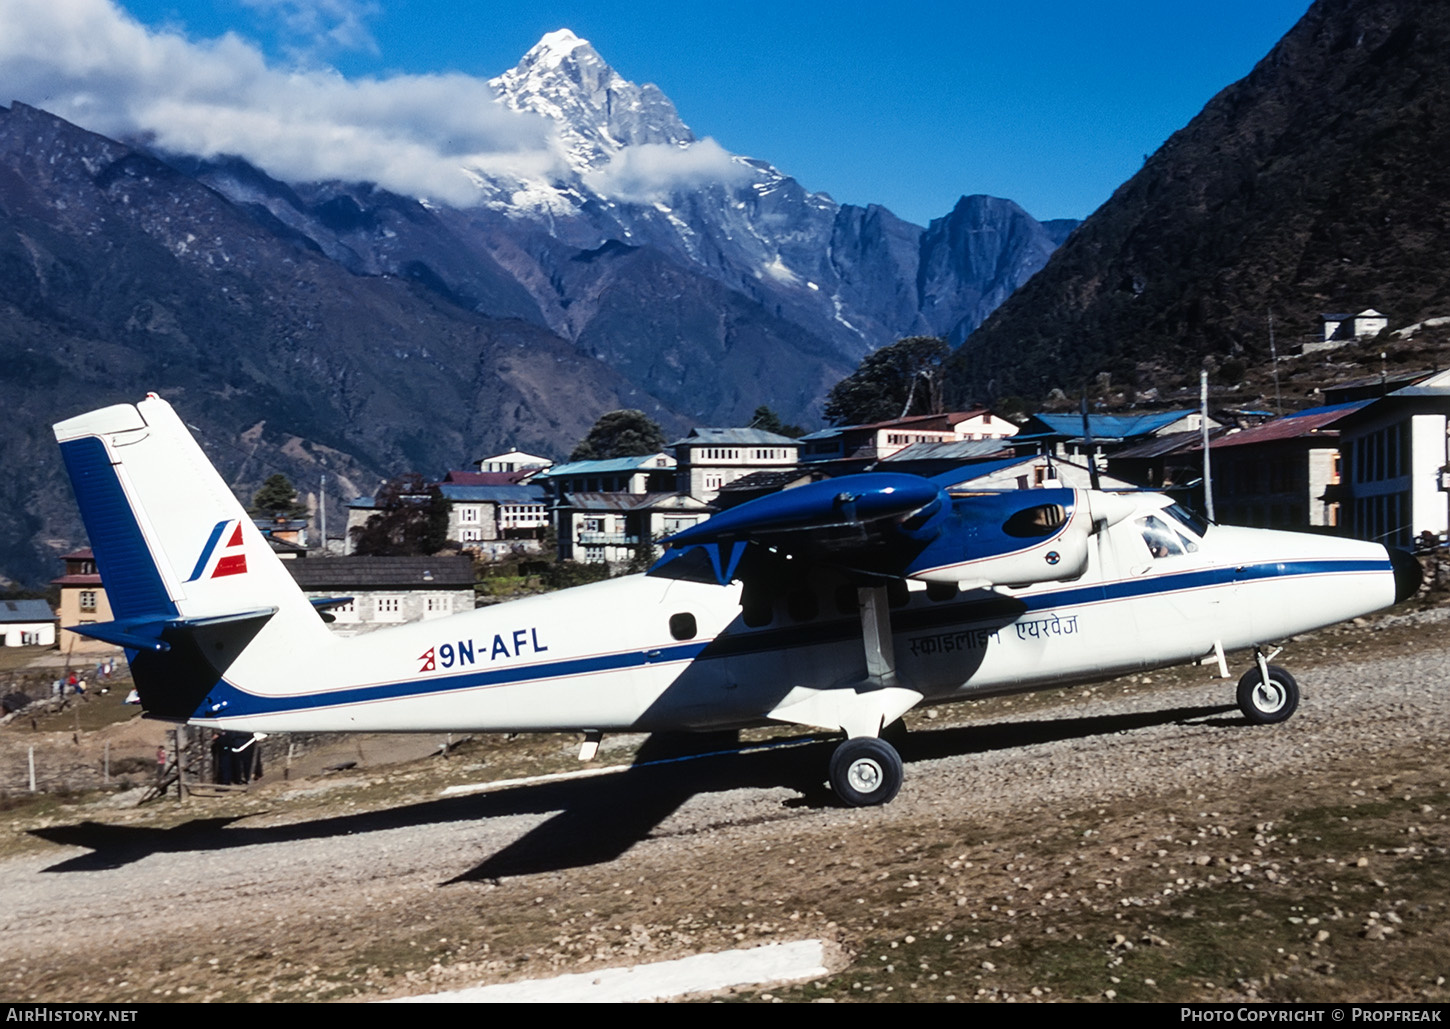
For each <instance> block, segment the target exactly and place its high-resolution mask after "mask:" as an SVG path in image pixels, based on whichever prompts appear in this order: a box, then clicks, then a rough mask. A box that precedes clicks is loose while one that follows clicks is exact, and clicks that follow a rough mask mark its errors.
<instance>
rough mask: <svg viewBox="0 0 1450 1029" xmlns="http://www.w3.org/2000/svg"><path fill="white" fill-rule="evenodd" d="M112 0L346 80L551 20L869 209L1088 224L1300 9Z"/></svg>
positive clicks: (449, 60) (794, 170)
mask: <svg viewBox="0 0 1450 1029" xmlns="http://www.w3.org/2000/svg"><path fill="white" fill-rule="evenodd" d="M4 2H5V4H11V3H20V4H22V5H24V4H25V2H26V0H4ZM69 2H71V0H52V4H60V5H62V6H64V5H65V4H67V3H69ZM77 2H87V3H95V2H99V0H77ZM119 6H121V7H122V8H124V9H125V10H126V11H128V12H129V13H130V14H131V15H132V16H134V17H135V18H136V19H137V20H139V21H140V22H141V23H142V24H143V25H145V26H146V27H147V28H148V29H149V30H153V31H170V32H172V33H179V34H181V35H184V36H185V37H186V38H187V39H188V40H191V41H193V42H201V43H205V42H206V41H208V40H214V39H216V38H217V37H219V36H221V35H222V34H223V33H226V32H232V33H235V34H237V35H238V36H240V37H241V38H242V39H244V40H246V41H248V42H249V43H251V44H253V45H254V46H255V47H257V48H258V49H260V51H261V52H262V54H264V55H265V59H266V61H267V63H268V64H269V65H270V66H273V67H275V68H276V69H279V70H285V69H288V68H291V67H299V66H301V67H308V68H312V69H319V68H333V69H336V71H337V72H338V73H340V75H341V76H343V77H344V78H345V79H347V80H349V81H360V80H366V79H383V80H385V79H388V78H390V77H393V76H397V75H400V74H402V75H412V76H418V75H429V74H437V73H444V72H456V73H462V74H464V75H468V76H473V77H477V78H489V77H492V76H494V75H497V74H499V73H500V72H502V71H504V70H506V69H507V68H509V67H511V66H513V64H515V63H516V62H517V60H518V59H519V57H520V56H521V55H522V54H523V53H524V51H526V50H527V49H528V48H529V47H530V46H532V45H533V44H534V43H535V42H537V41H538V39H539V37H540V36H542V35H543V34H544V33H545V32H548V31H552V30H554V29H557V28H561V27H567V28H570V29H572V30H574V31H575V32H576V33H577V34H578V35H580V36H582V37H584V38H586V39H588V40H589V41H590V42H592V43H593V44H594V46H595V48H596V49H597V50H598V51H599V53H600V54H601V55H602V56H603V57H604V59H605V60H607V61H608V62H610V63H611V64H612V65H613V66H614V67H615V68H616V69H617V70H618V71H619V72H620V73H621V74H622V75H624V76H625V77H626V78H628V79H632V80H634V81H636V82H654V83H655V84H657V85H658V86H659V87H660V88H661V89H663V90H664V91H665V93H666V94H667V95H669V96H670V97H671V99H673V100H674V101H675V104H676V106H677V107H678V108H679V111H680V114H681V117H682V118H683V119H684V120H685V121H686V123H688V124H689V125H690V126H691V128H693V129H694V130H695V132H696V134H697V135H700V136H710V137H713V138H714V139H715V140H716V141H718V142H719V144H720V145H721V146H723V147H725V148H726V149H727V150H730V151H733V152H735V153H741V154H747V155H749V156H753V157H759V158H763V159H765V160H768V161H770V162H772V163H773V164H775V165H776V166H777V167H779V168H780V169H781V170H783V171H785V172H787V173H788V174H791V175H794V176H795V177H796V178H797V179H799V180H800V181H801V182H802V183H803V184H804V185H805V186H806V187H807V188H809V189H812V190H820V191H825V192H828V193H830V194H831V195H832V196H833V197H835V199H837V200H839V201H842V202H849V203H856V204H865V203H880V204H884V205H885V206H887V207H889V208H891V209H892V210H893V211H895V212H896V213H897V214H898V215H900V216H902V217H904V218H907V219H908V220H911V221H915V222H917V223H919V224H925V222H926V221H928V220H929V219H931V218H934V217H939V216H941V215H943V214H945V213H946V212H947V211H948V210H950V209H951V207H952V205H953V204H954V203H955V201H956V199H957V197H958V196H960V195H962V194H964V193H990V194H994V195H997V196H1005V197H1010V198H1011V199H1013V200H1016V201H1018V202H1019V203H1020V204H1022V206H1023V207H1025V208H1026V209H1027V210H1028V211H1029V212H1031V213H1032V214H1033V215H1035V216H1036V217H1038V218H1043V219H1046V218H1058V217H1070V218H1083V217H1086V216H1087V215H1088V214H1089V213H1091V211H1092V210H1093V209H1094V208H1096V207H1097V206H1098V205H1099V204H1100V203H1102V202H1103V201H1104V200H1106V199H1107V198H1108V196H1109V195H1110V194H1111V193H1112V191H1113V189H1114V188H1116V187H1117V185H1118V184H1120V183H1121V182H1122V181H1123V180H1125V179H1126V178H1127V177H1128V176H1130V175H1131V174H1132V173H1133V172H1134V171H1135V170H1136V169H1137V168H1138V167H1139V165H1140V164H1141V163H1142V160H1143V158H1144V156H1145V155H1146V154H1148V153H1151V152H1152V151H1153V150H1154V149H1156V148H1157V147H1158V146H1159V145H1160V144H1161V143H1162V142H1163V141H1164V140H1165V139H1166V138H1167V137H1168V136H1169V135H1170V134H1171V133H1172V132H1173V131H1174V130H1176V129H1178V128H1180V127H1181V126H1182V125H1183V124H1185V123H1186V122H1187V121H1188V120H1189V119H1190V118H1191V117H1192V116H1193V115H1194V114H1195V113H1197V111H1198V110H1199V109H1200V108H1201V107H1202V106H1203V104H1204V103H1205V102H1206V101H1207V100H1208V99H1209V98H1210V97H1212V96H1213V95H1214V94H1215V93H1217V92H1218V91H1219V90H1220V89H1222V88H1223V87H1224V86H1226V85H1228V84H1229V83H1231V82H1233V81H1235V80H1236V79H1239V78H1241V77H1242V76H1244V75H1245V74H1247V73H1248V72H1249V71H1250V70H1251V69H1252V67H1253V66H1254V64H1255V63H1256V62H1257V61H1258V60H1259V59H1260V58H1261V57H1263V56H1264V54H1266V53H1267V52H1268V51H1269V49H1270V48H1271V47H1272V46H1273V45H1274V43H1275V42H1276V41H1277V40H1278V39H1279V38H1280V37H1281V36H1282V35H1283V34H1284V33H1285V32H1286V31H1288V29H1289V28H1290V27H1291V26H1292V25H1293V24H1294V23H1295V22H1296V21H1297V20H1298V19H1299V17H1301V16H1302V15H1303V13H1304V11H1305V10H1307V8H1308V6H1309V4H1308V0H1212V2H1205V0H1175V2H1169V0H1161V2H1160V0H1137V2H1130V0H1098V2H1095V3H1091V4H1084V3H1069V2H1064V0H1023V2H1020V3H1018V4H1012V5H1007V4H1001V3H984V2H977V0H958V2H956V3H934V2H928V3H917V2H908V3H899V2H898V3H882V2H850V0H838V2H834V3H824V2H807V0H793V2H792V0H779V2H772V3H767V4H750V5H743V4H708V5H707V4H679V3H670V4H665V3H660V2H655V0H631V2H628V3H624V2H604V0H592V2H591V0H561V2H552V3H533V4H518V3H510V4H499V3H492V2H456V0H453V2H449V0H190V2H187V3H176V2H166V0H122V2H121V3H120V4H119ZM0 67H3V66H0ZM32 102H33V101H32ZM42 106H43V105H42Z"/></svg>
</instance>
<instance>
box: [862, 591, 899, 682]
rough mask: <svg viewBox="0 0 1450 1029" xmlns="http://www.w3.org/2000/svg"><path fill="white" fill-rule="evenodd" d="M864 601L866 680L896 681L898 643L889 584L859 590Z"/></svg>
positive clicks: (863, 639)
mask: <svg viewBox="0 0 1450 1029" xmlns="http://www.w3.org/2000/svg"><path fill="white" fill-rule="evenodd" d="M856 597H857V599H858V600H860V602H861V640H862V642H863V643H864V644H865V646H866V681H867V682H869V683H870V684H871V685H873V686H895V685H896V646H895V643H894V641H893V640H892V638H891V604H890V601H889V600H888V599H887V593H886V587H885V586H862V587H860V588H859V589H858V590H856Z"/></svg>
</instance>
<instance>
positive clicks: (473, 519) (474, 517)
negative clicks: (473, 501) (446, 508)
mask: <svg viewBox="0 0 1450 1029" xmlns="http://www.w3.org/2000/svg"><path fill="white" fill-rule="evenodd" d="M458 520H459V521H460V522H469V523H475V524H476V523H477V522H478V508H476V507H460V508H459V509H458Z"/></svg>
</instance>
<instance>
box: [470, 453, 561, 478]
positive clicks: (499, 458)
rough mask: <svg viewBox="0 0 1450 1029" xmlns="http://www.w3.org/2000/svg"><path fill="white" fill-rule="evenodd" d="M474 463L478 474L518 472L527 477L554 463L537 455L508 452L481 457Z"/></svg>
mask: <svg viewBox="0 0 1450 1029" xmlns="http://www.w3.org/2000/svg"><path fill="white" fill-rule="evenodd" d="M474 463H475V464H476V465H477V466H478V470H479V471H480V472H520V473H523V474H524V475H526V476H527V475H528V474H531V473H534V472H540V471H543V470H544V469H545V468H549V467H551V466H552V465H553V463H554V462H553V461H551V460H550V459H549V458H547V457H540V456H539V455H538V454H526V453H524V452H523V451H522V450H510V451H508V452H507V453H505V454H494V455H493V456H491V457H481V458H479V459H478V460H477V461H476V462H474Z"/></svg>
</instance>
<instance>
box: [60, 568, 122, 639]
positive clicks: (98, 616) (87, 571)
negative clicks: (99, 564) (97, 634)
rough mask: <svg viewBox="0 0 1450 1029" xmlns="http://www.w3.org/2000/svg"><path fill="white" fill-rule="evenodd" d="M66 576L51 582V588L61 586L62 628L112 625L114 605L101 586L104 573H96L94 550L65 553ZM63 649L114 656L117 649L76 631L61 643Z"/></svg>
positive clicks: (67, 635) (65, 636) (67, 634)
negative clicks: (93, 623)
mask: <svg viewBox="0 0 1450 1029" xmlns="http://www.w3.org/2000/svg"><path fill="white" fill-rule="evenodd" d="M61 560H62V561H64V562H65V574H64V575H62V576H60V577H59V578H56V579H51V580H50V582H51V585H53V586H59V587H60V610H59V611H58V612H57V613H58V615H59V617H60V625H61V628H65V627H66V626H68V625H86V624H88V623H91V622H109V621H111V620H112V619H113V618H114V616H113V615H112V614H111V602H110V601H109V600H108V599H106V591H105V588H104V587H102V585H101V576H100V573H99V572H97V571H96V556H95V554H93V553H92V552H91V548H90V547H85V548H83V549H81V550H74V551H71V552H70V553H69V554H62V555H61ZM60 643H61V649H62V650H64V651H65V652H66V653H67V654H114V653H116V646H115V644H112V643H103V642H102V641H100V640H93V639H91V638H90V637H89V636H81V635H79V634H77V633H74V632H68V633H65V635H64V638H63V639H62V640H61V641H60Z"/></svg>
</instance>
